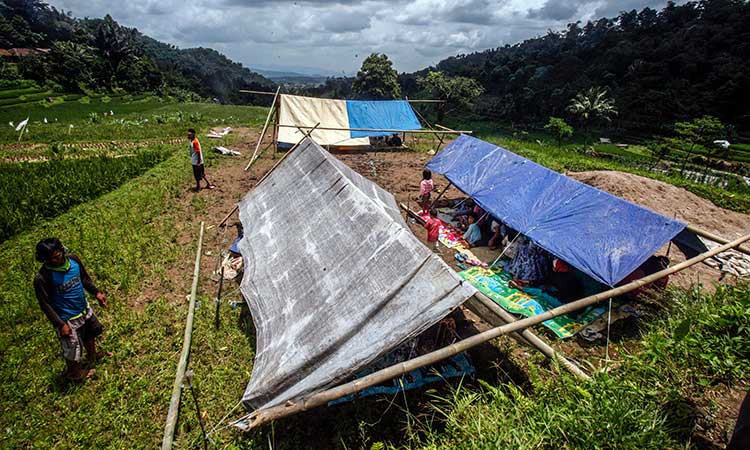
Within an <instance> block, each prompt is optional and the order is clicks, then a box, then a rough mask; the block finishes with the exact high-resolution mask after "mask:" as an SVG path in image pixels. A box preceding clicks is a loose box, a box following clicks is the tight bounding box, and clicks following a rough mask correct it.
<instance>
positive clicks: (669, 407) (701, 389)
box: [408, 284, 750, 449]
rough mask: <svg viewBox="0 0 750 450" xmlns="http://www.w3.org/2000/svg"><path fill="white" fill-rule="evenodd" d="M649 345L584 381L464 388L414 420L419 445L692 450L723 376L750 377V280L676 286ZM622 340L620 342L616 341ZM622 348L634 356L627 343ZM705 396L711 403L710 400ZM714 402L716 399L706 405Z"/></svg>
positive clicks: (559, 377) (562, 377) (534, 374)
mask: <svg viewBox="0 0 750 450" xmlns="http://www.w3.org/2000/svg"><path fill="white" fill-rule="evenodd" d="M664 300H665V302H664V303H665V305H664V308H665V309H664V310H660V311H658V314H657V315H656V316H655V317H652V321H651V322H650V323H649V324H648V325H647V327H646V328H647V331H646V332H645V335H644V336H643V347H642V349H639V350H638V351H636V352H634V353H633V352H631V353H630V354H626V356H624V358H623V359H622V360H621V361H618V362H617V363H616V364H614V365H613V367H614V369H613V370H612V371H611V372H609V373H597V374H596V375H595V376H594V377H593V379H592V381H590V382H587V383H584V382H581V381H580V380H575V379H572V378H571V377H570V376H569V375H567V374H562V373H560V374H552V373H549V372H548V371H547V370H544V369H534V368H533V366H532V371H531V384H530V386H529V387H528V388H526V389H523V390H522V389H520V388H519V387H517V386H516V385H513V384H503V385H500V386H497V387H495V386H490V385H488V384H486V383H485V384H483V385H482V387H481V388H467V387H463V388H461V389H459V390H457V391H455V392H454V393H453V394H452V395H449V396H445V395H437V396H435V398H434V399H433V401H432V402H431V404H430V406H429V407H428V408H426V409H425V410H423V411H419V412H418V413H415V414H413V415H412V417H411V421H412V422H411V424H410V428H409V433H408V436H409V441H410V442H409V446H410V447H417V448H430V449H438V448H456V449H474V448H543V449H547V448H549V449H556V448H564V449H599V448H617V449H662V448H690V447H691V435H692V433H693V432H695V431H696V430H697V429H698V427H699V426H701V427H705V426H706V423H703V424H701V423H698V419H699V417H700V415H701V414H700V413H701V411H700V410H699V409H698V408H703V413H704V414H707V415H710V414H712V413H713V411H711V410H710V409H711V405H710V401H708V398H710V397H711V396H710V395H708V394H709V393H710V392H711V390H712V389H713V388H714V386H715V384H716V383H719V382H721V383H726V384H728V385H730V386H731V385H734V384H735V383H737V382H740V381H742V382H744V383H747V382H748V381H750V363H749V362H748V361H750V345H748V342H750V326H749V324H750V285H748V284H741V285H738V286H737V287H723V288H720V289H719V290H718V291H717V292H716V294H713V295H707V294H702V293H700V292H698V291H693V292H684V291H679V290H673V291H671V292H670V294H669V295H668V296H667V298H666V299H664ZM614 345H615V347H618V345H617V344H614ZM618 350H619V351H620V352H621V354H622V353H628V352H627V350H626V349H625V346H624V345H620V346H619V348H618ZM702 399H705V400H702ZM706 405H707V406H706Z"/></svg>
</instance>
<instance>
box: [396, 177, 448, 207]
mask: <svg viewBox="0 0 750 450" xmlns="http://www.w3.org/2000/svg"><path fill="white" fill-rule="evenodd" d="M451 186H453V183H452V182H450V181H449V182H448V185H447V186H445V188H443V190H442V191H440V194H438V196H437V197H435V200H433V201H432V203H430V209H432V208H434V207H435V205H436V204H437V202H438V200H440V199H441V198H442V197H443V195H445V193H446V191H448V189H450V187H451ZM401 206H403V205H401Z"/></svg>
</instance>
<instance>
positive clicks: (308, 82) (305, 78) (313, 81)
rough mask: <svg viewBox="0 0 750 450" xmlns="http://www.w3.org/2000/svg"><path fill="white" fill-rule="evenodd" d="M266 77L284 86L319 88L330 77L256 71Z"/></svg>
mask: <svg viewBox="0 0 750 450" xmlns="http://www.w3.org/2000/svg"><path fill="white" fill-rule="evenodd" d="M256 70H257V72H258V73H259V74H261V75H263V76H264V77H266V78H268V79H270V80H272V81H274V82H276V83H279V84H284V85H299V86H317V85H320V84H323V83H325V82H326V80H327V79H328V77H326V76H323V75H305V74H302V73H297V72H281V71H276V70H262V69H256Z"/></svg>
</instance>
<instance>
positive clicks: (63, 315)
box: [34, 238, 108, 381]
mask: <svg viewBox="0 0 750 450" xmlns="http://www.w3.org/2000/svg"><path fill="white" fill-rule="evenodd" d="M35 256H36V259H37V261H39V262H41V263H43V265H42V267H41V268H40V269H39V272H38V273H37V274H36V277H35V278H34V291H35V292H36V297H37V299H38V300H39V306H40V307H41V308H42V311H43V312H44V314H45V315H46V316H47V319H49V321H50V323H52V326H53V327H54V328H55V331H56V332H57V336H58V338H59V339H60V345H61V347H62V356H63V358H65V362H66V363H67V368H66V370H65V372H64V373H63V376H64V377H66V378H68V379H70V380H74V381H80V380H84V379H86V378H90V377H91V376H93V375H94V374H95V373H96V371H95V370H94V369H84V368H83V366H82V365H81V360H82V358H83V349H85V350H86V354H87V358H88V360H89V362H96V361H97V360H98V359H100V358H101V357H103V356H105V355H108V354H103V353H97V352H96V337H97V336H99V335H101V334H102V325H101V324H100V323H99V320H98V319H97V318H96V316H95V315H94V310H93V309H91V307H90V306H89V302H88V300H87V299H86V292H88V293H89V294H91V295H93V296H95V297H96V299H97V300H98V301H99V304H100V305H101V306H102V307H106V306H107V297H106V296H105V295H104V293H103V292H100V291H99V290H98V289H97V288H96V286H95V285H94V282H93V281H92V280H91V277H90V276H89V274H88V272H86V269H85V268H84V267H83V264H82V263H81V260H80V259H78V257H77V256H75V255H73V254H66V253H65V247H64V246H63V245H62V242H60V240H59V239H57V238H47V239H42V240H41V241H39V243H38V244H37V245H36V254H35Z"/></svg>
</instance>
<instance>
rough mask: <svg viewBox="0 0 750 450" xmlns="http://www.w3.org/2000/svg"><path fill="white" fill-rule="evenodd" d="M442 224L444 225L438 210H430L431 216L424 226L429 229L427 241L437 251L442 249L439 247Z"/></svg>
mask: <svg viewBox="0 0 750 450" xmlns="http://www.w3.org/2000/svg"><path fill="white" fill-rule="evenodd" d="M440 225H442V222H440V219H438V217H437V211H436V210H434V209H433V210H432V211H430V217H429V218H427V221H426V222H425V224H424V227H425V229H426V230H427V242H428V243H430V244H432V246H433V249H434V250H435V252H436V253H440V249H439V248H438V237H439V236H440Z"/></svg>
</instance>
